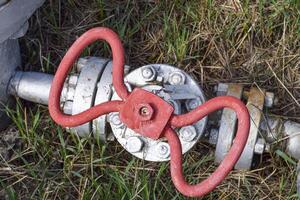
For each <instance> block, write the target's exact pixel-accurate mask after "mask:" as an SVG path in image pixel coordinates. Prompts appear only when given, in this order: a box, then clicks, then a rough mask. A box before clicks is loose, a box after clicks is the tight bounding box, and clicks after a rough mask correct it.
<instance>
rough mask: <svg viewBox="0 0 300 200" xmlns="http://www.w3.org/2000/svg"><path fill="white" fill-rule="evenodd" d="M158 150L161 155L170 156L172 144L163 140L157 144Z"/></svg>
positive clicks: (162, 156)
mask: <svg viewBox="0 0 300 200" xmlns="http://www.w3.org/2000/svg"><path fill="white" fill-rule="evenodd" d="M157 152H158V154H159V157H161V158H168V157H169V156H170V146H169V144H167V143H165V142H161V143H159V144H158V146H157Z"/></svg>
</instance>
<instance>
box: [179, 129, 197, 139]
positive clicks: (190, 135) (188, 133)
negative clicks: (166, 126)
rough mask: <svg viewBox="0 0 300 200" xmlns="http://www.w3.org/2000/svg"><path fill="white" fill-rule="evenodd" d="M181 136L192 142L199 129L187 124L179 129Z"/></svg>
mask: <svg viewBox="0 0 300 200" xmlns="http://www.w3.org/2000/svg"><path fill="white" fill-rule="evenodd" d="M179 134H180V137H181V138H182V140H183V141H185V142H191V141H193V140H194V139H195V137H196V136H197V131H196V128H195V127H194V126H185V127H182V128H181V129H180V130H179Z"/></svg>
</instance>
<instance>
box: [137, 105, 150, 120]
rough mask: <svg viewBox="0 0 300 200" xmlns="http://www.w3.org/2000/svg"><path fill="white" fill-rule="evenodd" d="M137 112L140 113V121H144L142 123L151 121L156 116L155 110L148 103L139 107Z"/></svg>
mask: <svg viewBox="0 0 300 200" xmlns="http://www.w3.org/2000/svg"><path fill="white" fill-rule="evenodd" d="M137 110H138V112H139V113H138V114H139V117H140V120H142V121H148V120H150V119H151V118H152V116H153V114H154V110H153V108H152V107H151V106H150V105H149V104H147V103H142V104H139V105H137Z"/></svg>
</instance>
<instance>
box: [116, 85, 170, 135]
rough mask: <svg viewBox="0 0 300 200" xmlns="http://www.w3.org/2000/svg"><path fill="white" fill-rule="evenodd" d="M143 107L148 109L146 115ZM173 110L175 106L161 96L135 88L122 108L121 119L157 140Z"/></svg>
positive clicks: (135, 129) (142, 133) (134, 128)
mask: <svg viewBox="0 0 300 200" xmlns="http://www.w3.org/2000/svg"><path fill="white" fill-rule="evenodd" d="M142 109H145V110H146V112H145V113H144V115H143V113H141V112H142ZM173 111H174V108H173V107H172V106H171V105H170V104H169V103H167V102H166V101H164V100H163V99H161V98H160V97H158V96H156V95H155V94H153V93H151V92H148V91H145V90H143V89H140V88H135V89H134V90H133V92H132V93H131V94H130V95H129V97H128V98H127V99H126V101H125V104H124V106H123V107H122V109H121V110H120V119H121V121H122V122H123V123H124V124H126V125H127V126H128V127H129V128H131V129H133V130H134V131H136V132H137V133H139V134H141V135H144V136H146V137H149V138H152V139H154V140H157V139H159V138H161V137H162V134H163V131H164V128H165V127H166V125H167V123H168V121H169V119H170V117H171V116H172V114H173ZM147 112H148V113H147Z"/></svg>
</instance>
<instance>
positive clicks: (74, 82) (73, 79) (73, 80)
mask: <svg viewBox="0 0 300 200" xmlns="http://www.w3.org/2000/svg"><path fill="white" fill-rule="evenodd" d="M77 82H78V75H71V76H70V77H69V82H68V84H69V85H70V86H73V87H76V85H77Z"/></svg>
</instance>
